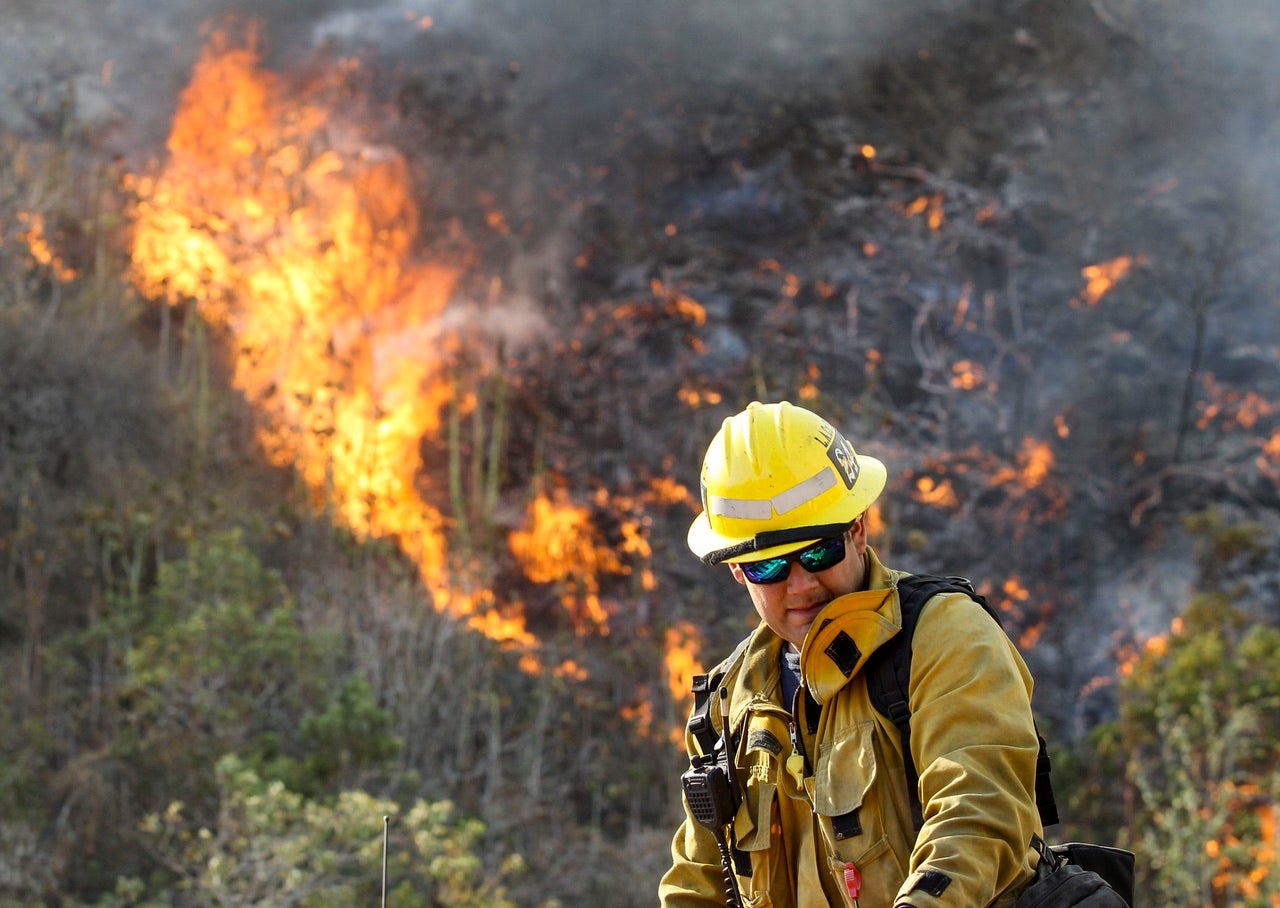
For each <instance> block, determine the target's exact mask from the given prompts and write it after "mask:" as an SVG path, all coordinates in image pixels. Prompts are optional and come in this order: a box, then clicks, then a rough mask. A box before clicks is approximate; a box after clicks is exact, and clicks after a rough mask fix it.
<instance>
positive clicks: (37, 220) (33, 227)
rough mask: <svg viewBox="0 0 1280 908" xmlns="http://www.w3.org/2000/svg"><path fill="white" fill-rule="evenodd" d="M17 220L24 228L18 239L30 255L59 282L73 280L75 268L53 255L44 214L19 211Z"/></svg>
mask: <svg viewBox="0 0 1280 908" xmlns="http://www.w3.org/2000/svg"><path fill="white" fill-rule="evenodd" d="M18 221H19V222H20V223H21V224H22V226H23V227H25V228H26V229H25V230H24V231H23V232H22V233H20V234H18V239H19V240H21V241H22V242H24V243H26V244H27V249H28V250H29V251H30V252H31V257H32V258H33V259H35V260H36V261H37V262H39V263H40V264H41V265H44V266H45V267H46V268H48V269H49V271H50V272H51V273H52V274H53V277H54V279H55V280H57V281H59V282H60V283H63V284H65V283H67V282H68V281H73V280H75V278H76V271H75V269H74V268H71V267H69V266H68V265H67V264H66V263H65V262H64V261H62V259H61V258H60V257H58V256H57V255H55V254H54V252H53V249H52V248H51V247H50V246H49V239H48V237H47V236H46V235H45V229H44V215H42V214H40V213H38V212H32V211H21V212H19V213H18Z"/></svg>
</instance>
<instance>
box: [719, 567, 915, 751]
mask: <svg viewBox="0 0 1280 908" xmlns="http://www.w3.org/2000/svg"><path fill="white" fill-rule="evenodd" d="M866 558H867V589H866V590H864V591H862V592H859V593H849V594H847V595H844V596H840V597H838V598H836V599H833V600H831V602H829V603H827V606H826V608H824V609H823V610H822V611H820V612H819V613H818V616H817V617H816V618H815V619H814V622H813V626H812V627H810V628H809V635H808V637H806V638H805V641H804V646H803V647H802V648H801V650H800V673H801V675H802V676H803V677H804V683H805V686H806V687H807V688H808V689H809V692H810V694H811V695H812V696H813V698H814V699H815V700H816V701H817V702H818V703H820V704H821V703H825V702H826V701H827V700H828V699H830V698H831V696H832V695H833V694H835V692H836V691H837V690H839V689H840V688H842V687H844V685H845V684H847V683H848V681H849V679H850V678H852V677H853V676H854V675H855V674H857V672H858V671H860V670H861V668H862V666H863V665H864V664H865V663H866V661H867V657H869V656H870V655H871V654H872V653H873V652H875V651H876V649H878V648H879V647H880V646H881V645H883V643H884V642H885V641H886V640H888V639H889V638H890V637H892V636H893V635H894V634H896V633H897V632H898V631H899V630H901V628H902V609H901V607H900V606H899V604H898V594H897V584H898V578H899V577H901V576H903V572H901V571H891V570H889V569H888V568H886V567H885V566H884V565H883V564H881V563H880V559H879V558H877V557H876V554H875V552H874V551H873V550H872V549H871V547H870V546H868V547H867V553H866ZM842 632H843V634H844V635H845V636H844V637H842V636H841V633H842ZM846 638H847V640H848V641H849V642H852V644H853V647H852V648H851V647H850V646H849V642H846ZM785 645H786V643H785V641H783V639H782V638H781V637H779V636H778V635H777V634H775V633H774V632H773V631H772V630H770V629H769V627H768V625H766V624H764V623H763V622H761V624H760V625H759V626H758V627H757V628H756V629H755V631H754V632H752V639H751V642H750V644H748V646H747V651H746V654H745V656H744V658H743V662H742V668H741V670H740V671H739V672H738V673H737V678H736V679H735V680H734V682H733V686H734V690H733V697H732V698H731V701H730V702H731V704H732V715H731V716H730V722H731V723H732V724H733V725H734V726H737V725H738V724H740V722H741V719H742V715H743V714H744V713H745V712H747V711H748V710H749V709H757V708H760V706H761V705H762V704H765V703H769V702H773V703H775V705H776V704H780V703H781V699H780V698H781V696H782V695H781V693H779V689H780V688H781V686H782V681H781V670H780V668H779V662H780V660H781V658H782V648H783V647H784V646H785ZM855 649H856V655H855V654H854V650H855ZM845 668H848V669H849V671H848V673H847V674H846V673H845V671H844V669H845ZM784 708H785V704H784Z"/></svg>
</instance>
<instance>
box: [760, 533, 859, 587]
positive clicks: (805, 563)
mask: <svg viewBox="0 0 1280 908" xmlns="http://www.w3.org/2000/svg"><path fill="white" fill-rule="evenodd" d="M844 554H845V552H844V536H843V535H840V536H832V537H831V538H829V539H819V540H818V541H817V542H815V543H814V544H813V545H811V546H807V547H806V548H803V549H801V550H800V551H798V552H793V553H791V554H790V555H779V556H778V557H777V558H766V559H764V560H763V561H740V562H738V567H740V568H742V573H743V575H744V576H746V578H747V579H748V580H750V581H751V582H752V583H756V584H765V583H781V582H782V581H784V580H786V579H787V578H788V577H790V576H791V563H792V562H793V561H795V562H799V564H800V566H801V567H802V568H804V569H805V570H806V571H808V572H809V573H810V574H816V573H818V572H819V571H825V570H826V569H827V568H833V567H835V566H836V565H837V564H839V563H840V562H842V561H844Z"/></svg>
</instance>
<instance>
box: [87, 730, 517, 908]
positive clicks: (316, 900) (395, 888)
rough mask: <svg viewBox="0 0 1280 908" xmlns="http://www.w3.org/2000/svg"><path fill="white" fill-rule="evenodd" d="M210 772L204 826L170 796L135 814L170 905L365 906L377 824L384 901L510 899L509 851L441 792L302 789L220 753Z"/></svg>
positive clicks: (489, 904) (505, 904)
mask: <svg viewBox="0 0 1280 908" xmlns="http://www.w3.org/2000/svg"><path fill="white" fill-rule="evenodd" d="M217 778H218V789H219V809H218V815H217V820H216V822H215V823H214V824H213V825H212V826H203V825H199V824H192V823H191V822H190V821H189V820H188V819H187V816H186V810H185V807H184V805H183V804H182V803H181V802H174V803H173V804H171V805H170V806H169V807H168V808H167V809H166V810H164V811H163V812H161V813H157V814H152V815H150V816H148V817H147V818H146V820H145V821H144V823H143V835H144V837H145V838H146V839H147V840H148V841H149V843H150V847H151V848H153V849H154V851H155V853H156V854H157V855H158V856H160V857H161V858H162V860H163V861H164V863H165V864H166V865H167V866H169V867H170V868H171V869H173V870H175V871H176V872H177V874H178V878H179V882H178V884H177V885H176V886H175V887H173V888H172V890H170V891H169V892H168V893H162V894H159V896H158V897H161V898H168V899H172V902H171V903H172V904H176V905H183V906H211V908H212V906H219V908H240V906H255V905H272V906H278V908H289V906H297V908H349V906H351V905H362V904H363V905H371V904H374V903H375V900H376V899H377V898H378V893H379V888H380V875H381V862H382V859H383V850H382V849H383V847H384V835H385V836H386V838H385V844H386V848H387V850H386V854H385V856H386V874H387V875H386V886H387V904H388V905H389V906H393V908H434V906H451V908H481V906H484V908H514V903H513V902H511V901H509V900H508V899H507V897H506V894H505V889H504V887H503V880H504V878H505V877H507V876H509V875H511V874H513V873H516V872H518V871H519V870H520V869H521V868H522V866H523V863H522V861H521V859H520V858H519V856H517V855H508V856H506V857H505V858H502V859H500V860H490V859H487V858H486V857H485V856H484V855H482V854H480V853H479V851H478V847H479V843H480V840H481V836H482V835H483V833H484V827H483V826H482V825H481V824H480V823H479V822H477V821H474V820H466V819H459V818H456V817H454V816H453V806H452V804H451V803H450V802H448V801H439V802H434V803H432V802H428V801H424V800H419V801H417V802H416V803H415V804H414V805H413V806H412V807H411V808H409V810H408V811H407V812H404V813H403V815H401V811H400V808H399V806H398V805H397V804H396V803H395V802H394V801H390V800H384V799H379V798H375V797H373V796H371V795H369V794H367V793H365V792H363V791H358V790H355V791H344V792H342V793H341V794H340V795H338V796H337V797H336V798H335V799H333V800H331V801H327V802H325V801H319V800H311V799H308V798H306V797H304V796H302V795H300V794H298V793H297V792H294V791H291V790H289V788H287V787H286V786H285V785H284V783H283V782H279V781H270V780H267V779H264V778H262V777H261V776H260V775H258V773H257V772H255V771H254V770H253V769H252V768H251V767H250V766H249V765H248V764H247V763H246V762H245V761H244V760H242V759H240V758H239V757H236V756H230V755H229V756H226V757H223V758H222V759H221V760H220V761H219V762H218V767H217ZM384 817H385V818H387V820H385V821H384V819H383V818H384ZM384 822H385V823H386V824H387V825H385V826H384ZM145 888H146V887H145V886H144V885H143V884H142V883H141V882H140V881H139V880H136V879H125V880H122V881H121V882H120V884H119V885H118V887H117V894H116V895H115V896H112V897H110V898H108V899H107V900H105V901H103V902H101V903H100V908H109V906H115V905H121V904H124V903H123V902H121V901H120V899H121V896H122V895H123V894H128V895H130V896H131V897H133V898H138V897H140V896H141V894H142V892H143V891H144V890H145ZM156 904H169V902H159V903H156Z"/></svg>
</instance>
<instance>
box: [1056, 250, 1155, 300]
mask: <svg viewBox="0 0 1280 908" xmlns="http://www.w3.org/2000/svg"><path fill="white" fill-rule="evenodd" d="M1145 262H1146V258H1145V257H1144V256H1137V257H1134V256H1131V255H1122V256H1120V257H1119V258H1114V259H1111V260H1110V261H1107V262H1099V263H1098V264H1096V265H1086V266H1085V267H1084V268H1082V269H1081V271H1080V274H1081V275H1082V276H1083V277H1084V279H1085V282H1086V283H1085V288H1084V290H1083V291H1082V292H1081V294H1080V296H1079V297H1078V298H1077V299H1076V300H1073V301H1072V302H1073V304H1075V305H1085V306H1096V305H1098V303H1099V302H1101V300H1102V298H1103V297H1104V296H1106V295H1107V294H1108V293H1110V292H1111V290H1113V289H1114V288H1115V286H1116V284H1118V283H1120V281H1122V280H1124V279H1125V278H1127V277H1128V276H1129V273H1130V272H1131V271H1132V270H1133V266H1134V265H1141V264H1144V263H1145Z"/></svg>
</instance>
